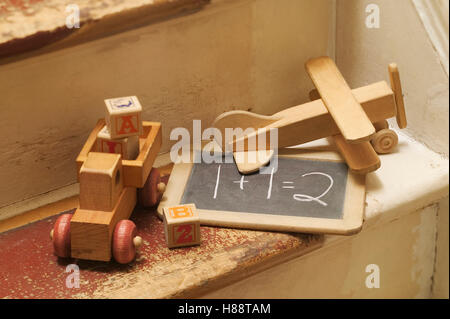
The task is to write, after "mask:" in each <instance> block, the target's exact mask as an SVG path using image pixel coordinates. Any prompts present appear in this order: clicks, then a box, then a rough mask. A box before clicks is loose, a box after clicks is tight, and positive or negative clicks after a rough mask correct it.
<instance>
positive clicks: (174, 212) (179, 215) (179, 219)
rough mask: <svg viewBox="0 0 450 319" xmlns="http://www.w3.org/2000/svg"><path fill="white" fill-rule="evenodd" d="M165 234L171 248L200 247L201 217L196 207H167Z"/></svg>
mask: <svg viewBox="0 0 450 319" xmlns="http://www.w3.org/2000/svg"><path fill="white" fill-rule="evenodd" d="M164 233H165V235H166V243H167V246H168V247H169V248H174V247H183V246H192V245H199V244H200V242H201V238H200V217H199V215H198V212H197V210H196V208H195V205H194V204H184V205H180V206H173V207H165V208H164Z"/></svg>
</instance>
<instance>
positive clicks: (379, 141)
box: [370, 129, 398, 154]
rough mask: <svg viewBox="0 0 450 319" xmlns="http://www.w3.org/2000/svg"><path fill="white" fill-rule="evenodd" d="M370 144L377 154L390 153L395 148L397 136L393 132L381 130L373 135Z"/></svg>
mask: <svg viewBox="0 0 450 319" xmlns="http://www.w3.org/2000/svg"><path fill="white" fill-rule="evenodd" d="M370 142H371V143H372V146H373V148H374V150H375V151H376V152H377V153H378V154H386V153H390V152H392V150H393V149H394V147H395V146H397V144H398V136H397V133H395V132H394V131H393V130H390V129H382V130H380V131H379V132H377V133H375V135H374V137H373V138H372V140H371V141H370Z"/></svg>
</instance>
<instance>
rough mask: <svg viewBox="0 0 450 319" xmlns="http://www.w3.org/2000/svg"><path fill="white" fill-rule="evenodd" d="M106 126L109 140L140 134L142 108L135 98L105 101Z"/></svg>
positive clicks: (128, 97)
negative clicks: (109, 135) (109, 136)
mask: <svg viewBox="0 0 450 319" xmlns="http://www.w3.org/2000/svg"><path fill="white" fill-rule="evenodd" d="M105 104H106V117H105V120H106V125H107V126H108V130H109V132H110V134H111V138H113V139H117V138H122V137H127V136H132V135H138V136H139V135H141V134H142V120H141V112H142V107H141V104H140V103H139V100H138V99H137V97H135V96H127V97H119V98H114V99H107V100H105Z"/></svg>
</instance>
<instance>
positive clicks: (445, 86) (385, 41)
mask: <svg viewBox="0 0 450 319" xmlns="http://www.w3.org/2000/svg"><path fill="white" fill-rule="evenodd" d="M433 1H434V0H433ZM368 4H376V5H378V7H379V9H380V28H379V29H376V28H372V29H369V28H367V27H366V25H365V20H366V16H367V15H368V13H366V12H365V9H366V6H367V5H368ZM447 14H448V12H447ZM336 15H337V26H336V61H337V64H338V66H339V68H340V69H341V71H342V73H343V74H344V76H345V78H346V79H347V81H348V82H349V84H350V85H351V86H356V87H357V86H361V85H364V84H366V83H370V82H373V81H376V80H379V79H385V80H386V81H389V77H388V73H387V65H388V64H389V63H390V62H396V63H397V64H398V66H399V70H400V77H401V81H402V85H403V93H404V100H405V106H406V113H407V118H408V127H407V128H406V129H405V132H406V133H407V134H408V135H410V136H412V137H413V138H415V139H416V140H418V141H420V142H422V143H424V144H425V145H426V146H427V147H429V148H430V149H432V150H433V151H435V152H438V153H440V154H442V155H444V156H445V157H447V158H448V153H449V82H448V75H447V73H446V71H445V69H444V67H443V65H442V63H441V60H440V56H439V54H438V53H437V52H436V51H435V48H434V47H433V45H432V41H431V40H430V38H429V35H428V33H427V32H426V30H425V27H424V25H423V23H422V21H421V19H420V17H419V14H418V12H417V10H416V8H415V6H414V5H413V2H412V1H411V0H395V1H391V0H338V1H337V14H336ZM446 19H447V21H448V17H447V18H446ZM447 23H448V22H447ZM447 32H448V31H447ZM447 34H448V33H447ZM447 41H448V40H447ZM447 50H448V49H447ZM390 123H391V124H392V125H394V126H396V123H395V121H394V120H390ZM438 209H439V211H438V215H439V218H438V219H437V220H436V223H437V224H436V227H437V232H438V233H437V234H438V237H437V238H438V240H437V243H436V247H437V255H436V263H435V274H434V280H433V296H434V297H437V298H442V297H445V298H448V258H449V257H448V233H449V226H448V214H449V212H448V202H447V204H446V205H445V201H444V202H441V204H440V205H439V208H438Z"/></svg>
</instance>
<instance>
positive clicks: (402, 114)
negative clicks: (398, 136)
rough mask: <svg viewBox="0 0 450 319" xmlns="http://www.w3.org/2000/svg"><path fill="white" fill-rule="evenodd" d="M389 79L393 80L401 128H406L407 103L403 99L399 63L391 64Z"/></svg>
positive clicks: (397, 117) (398, 122)
mask: <svg viewBox="0 0 450 319" xmlns="http://www.w3.org/2000/svg"><path fill="white" fill-rule="evenodd" d="M389 79H390V81H391V87H392V91H394V96H395V104H396V119H397V124H398V127H399V128H405V127H406V125H407V124H408V123H407V121H406V111H405V103H404V101H403V91H402V84H401V82H400V73H399V72H398V67H397V64H395V63H391V64H389Z"/></svg>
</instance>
